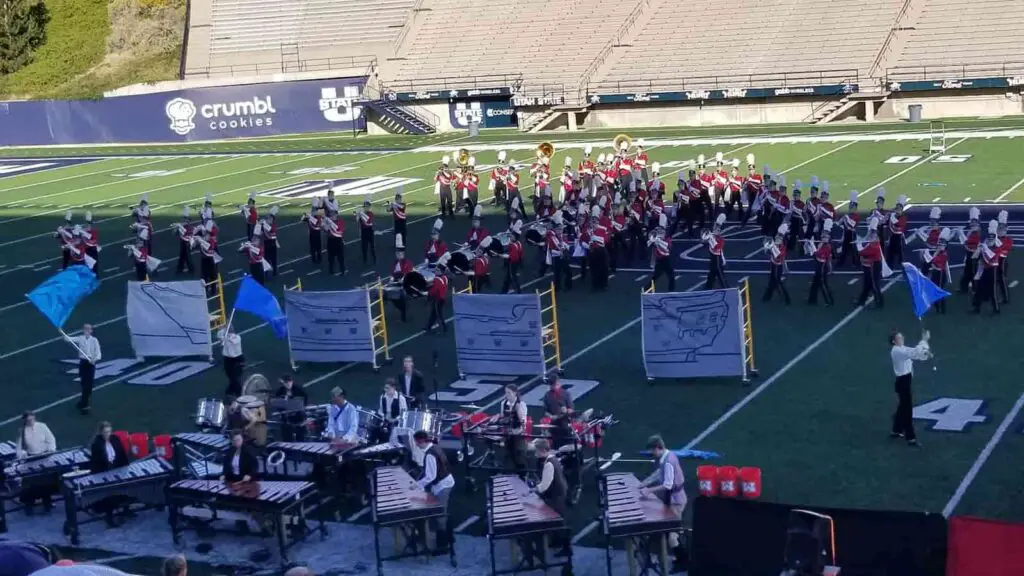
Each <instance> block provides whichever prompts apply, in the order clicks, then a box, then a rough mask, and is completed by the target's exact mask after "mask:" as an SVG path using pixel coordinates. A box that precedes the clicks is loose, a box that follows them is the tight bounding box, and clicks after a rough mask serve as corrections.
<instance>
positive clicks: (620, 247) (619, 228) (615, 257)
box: [608, 192, 626, 274]
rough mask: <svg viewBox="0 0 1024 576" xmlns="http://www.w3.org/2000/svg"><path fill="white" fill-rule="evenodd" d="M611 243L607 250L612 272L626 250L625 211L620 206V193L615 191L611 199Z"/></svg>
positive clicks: (616, 267) (613, 272)
mask: <svg viewBox="0 0 1024 576" xmlns="http://www.w3.org/2000/svg"><path fill="white" fill-rule="evenodd" d="M610 227H611V244H609V250H608V264H609V268H610V270H611V273H612V274H615V271H616V270H617V269H618V262H619V256H620V255H621V254H622V253H624V252H625V251H626V212H625V209H624V208H623V206H622V194H621V193H619V192H616V193H615V197H614V199H613V200H612V217H611V222H610Z"/></svg>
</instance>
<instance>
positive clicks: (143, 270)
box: [132, 246, 149, 282]
mask: <svg viewBox="0 0 1024 576" xmlns="http://www.w3.org/2000/svg"><path fill="white" fill-rule="evenodd" d="M147 260H149V250H147V249H146V247H145V246H142V247H139V246H135V247H133V248H132V264H134V265H135V279H136V280H137V281H139V282H145V281H146V278H147V277H148V276H149V268H147V267H146V261H147Z"/></svg>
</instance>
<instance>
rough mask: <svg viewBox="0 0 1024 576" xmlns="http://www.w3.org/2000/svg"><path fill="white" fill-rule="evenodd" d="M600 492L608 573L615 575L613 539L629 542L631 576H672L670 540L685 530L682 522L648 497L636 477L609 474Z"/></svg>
mask: <svg viewBox="0 0 1024 576" xmlns="http://www.w3.org/2000/svg"><path fill="white" fill-rule="evenodd" d="M600 490H601V493H600V503H601V509H602V516H601V530H602V532H603V533H604V536H605V563H606V565H607V569H608V574H609V575H610V574H611V573H612V564H611V554H612V540H613V539H615V538H626V539H627V540H626V552H627V557H628V558H629V574H630V576H638V574H640V575H647V574H668V568H669V562H668V542H667V537H668V534H669V533H671V532H678V531H680V530H682V527H683V526H682V520H680V518H679V517H678V516H676V515H675V514H673V513H672V510H671V509H670V508H668V507H667V506H665V505H664V504H663V503H662V502H661V501H660V500H658V499H657V498H654V497H648V496H645V495H644V494H643V488H642V484H641V483H640V480H638V479H637V477H636V476H634V475H632V474H629V473H626V472H619V473H613V474H606V475H604V476H602V477H601V479H600ZM655 559H657V560H658V562H655ZM638 561H639V564H640V570H639V572H638V571H637V564H638Z"/></svg>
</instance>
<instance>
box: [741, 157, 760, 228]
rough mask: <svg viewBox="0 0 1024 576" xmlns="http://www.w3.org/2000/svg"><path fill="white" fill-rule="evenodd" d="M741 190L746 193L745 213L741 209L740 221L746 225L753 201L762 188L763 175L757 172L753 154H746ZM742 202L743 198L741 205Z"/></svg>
mask: <svg viewBox="0 0 1024 576" xmlns="http://www.w3.org/2000/svg"><path fill="white" fill-rule="evenodd" d="M743 190H744V193H745V195H746V203H747V213H746V215H743V214H742V210H741V214H740V223H741V224H742V225H743V226H746V225H747V221H748V220H750V214H751V212H753V211H754V209H753V206H754V201H755V200H756V199H757V197H758V196H760V195H761V191H762V190H764V176H762V175H761V174H759V173H758V172H757V164H756V163H755V161H754V155H753V154H747V177H746V178H744V179H743ZM742 202H743V200H741V206H742Z"/></svg>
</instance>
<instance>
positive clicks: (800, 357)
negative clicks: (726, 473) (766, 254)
mask: <svg viewBox="0 0 1024 576" xmlns="http://www.w3.org/2000/svg"><path fill="white" fill-rule="evenodd" d="M895 285H896V281H895V280H890V281H889V282H888V283H886V285H885V286H882V292H885V291H886V290H888V289H889V288H891V287H893V286H895ZM868 303H870V300H869V301H868ZM868 303H865V305H864V306H857V307H856V308H854V309H853V311H851V312H850V313H849V314H847V315H846V316H844V317H843V319H842V320H840V321H839V322H837V323H836V325H835V326H833V327H832V328H830V329H829V330H828V332H825V333H824V334H822V335H821V336H820V337H818V339H817V340H815V341H814V342H811V344H810V345H808V346H807V347H806V348H804V349H803V351H802V352H800V353H799V354H797V355H796V357H794V358H793V359H792V360H790V361H789V362H787V363H786V364H785V365H784V366H783V367H782V368H779V369H778V370H777V371H776V372H775V373H774V374H772V375H771V377H769V378H768V379H767V380H765V381H764V382H762V383H761V385H760V386H758V387H757V388H754V389H753V390H751V391H750V393H749V394H747V395H746V396H744V397H743V398H742V399H741V400H740V401H739V402H737V403H736V404H733V406H732V407H731V408H729V409H728V410H727V411H726V412H725V414H722V415H721V416H719V417H718V419H717V420H715V421H714V422H712V423H711V425H710V426H708V427H707V428H705V429H704V431H703V432H701V433H700V434H698V435H697V437H696V438H694V439H693V440H690V442H689V443H688V444H686V446H684V447H683V450H692V449H693V447H694V446H696V445H698V444H700V443H701V442H703V441H704V440H705V439H706V438H707V437H708V436H710V435H711V434H713V433H714V432H715V430H718V428H719V427H721V426H722V424H725V423H726V422H727V421H728V420H729V419H730V418H732V417H733V416H735V415H736V413H737V412H739V411H740V410H742V409H743V407H744V406H746V405H747V404H750V403H751V402H752V401H753V400H754V399H755V398H757V397H758V396H760V395H761V393H762V392H764V391H765V390H767V389H768V388H769V387H771V385H772V384H775V382H777V381H778V380H779V378H782V377H783V376H785V375H786V373H787V372H789V371H790V370H791V369H792V368H793V366H796V365H797V364H799V363H800V361H801V360H803V359H804V358H806V357H807V356H809V355H810V354H811V352H814V350H815V349H817V348H818V346H821V345H822V344H824V343H825V341H827V340H828V339H829V338H831V337H832V336H833V335H834V334H835V333H836V332H838V331H839V330H840V329H842V328H843V326H846V325H847V324H849V323H850V322H851V321H853V319H854V318H856V317H857V316H858V315H860V313H861V312H863V311H864V309H865V307H866V306H867V304H868Z"/></svg>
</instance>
